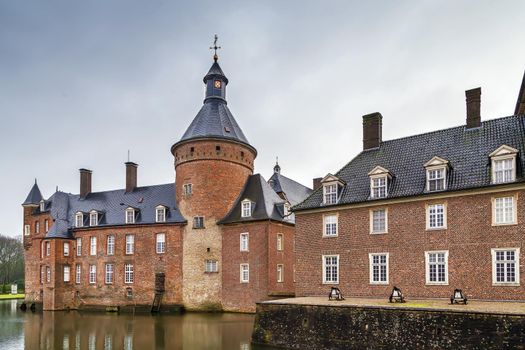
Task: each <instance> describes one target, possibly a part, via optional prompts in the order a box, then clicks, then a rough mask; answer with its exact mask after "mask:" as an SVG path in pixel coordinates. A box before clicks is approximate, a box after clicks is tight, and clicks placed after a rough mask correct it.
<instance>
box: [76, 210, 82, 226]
mask: <svg viewBox="0 0 525 350" xmlns="http://www.w3.org/2000/svg"><path fill="white" fill-rule="evenodd" d="M75 227H84V214H83V213H82V212H78V213H76V214H75Z"/></svg>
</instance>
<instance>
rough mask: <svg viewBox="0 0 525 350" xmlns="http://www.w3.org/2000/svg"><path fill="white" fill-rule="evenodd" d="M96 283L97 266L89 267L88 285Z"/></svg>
mask: <svg viewBox="0 0 525 350" xmlns="http://www.w3.org/2000/svg"><path fill="white" fill-rule="evenodd" d="M96 283H97V265H89V284H96Z"/></svg>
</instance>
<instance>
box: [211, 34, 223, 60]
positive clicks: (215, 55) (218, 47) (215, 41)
mask: <svg viewBox="0 0 525 350" xmlns="http://www.w3.org/2000/svg"><path fill="white" fill-rule="evenodd" d="M214 39H215V40H213V46H210V50H214V55H213V60H214V61H215V62H217V60H218V59H219V56H217V50H218V49H220V48H221V47H220V46H217V40H219V36H218V35H217V34H215V38H214Z"/></svg>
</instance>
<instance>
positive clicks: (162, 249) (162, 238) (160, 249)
mask: <svg viewBox="0 0 525 350" xmlns="http://www.w3.org/2000/svg"><path fill="white" fill-rule="evenodd" d="M155 251H156V253H157V254H164V253H166V234H165V233H157V234H156V235H155Z"/></svg>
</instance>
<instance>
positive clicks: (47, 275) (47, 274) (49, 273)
mask: <svg viewBox="0 0 525 350" xmlns="http://www.w3.org/2000/svg"><path fill="white" fill-rule="evenodd" d="M46 282H47V283H50V282H51V267H49V266H46Z"/></svg>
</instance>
